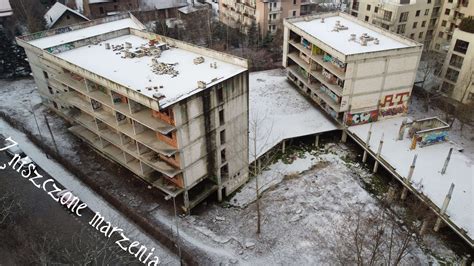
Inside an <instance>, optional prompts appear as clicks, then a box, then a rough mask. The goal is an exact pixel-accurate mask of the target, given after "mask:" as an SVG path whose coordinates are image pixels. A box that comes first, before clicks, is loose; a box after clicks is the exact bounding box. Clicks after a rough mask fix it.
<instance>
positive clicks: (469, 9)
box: [431, 0, 474, 54]
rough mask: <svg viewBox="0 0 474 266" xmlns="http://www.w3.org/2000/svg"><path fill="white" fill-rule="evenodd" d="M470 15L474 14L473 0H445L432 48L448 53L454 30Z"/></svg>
mask: <svg viewBox="0 0 474 266" xmlns="http://www.w3.org/2000/svg"><path fill="white" fill-rule="evenodd" d="M470 16H474V2H473V1H468V0H443V1H442V2H441V8H440V10H439V19H438V22H437V25H436V30H435V32H434V35H433V42H432V43H431V49H433V50H435V51H437V52H440V53H443V54H446V53H447V52H448V49H449V48H450V45H451V41H452V39H453V34H454V30H455V29H456V28H457V27H459V23H461V20H462V19H463V18H468V17H470Z"/></svg>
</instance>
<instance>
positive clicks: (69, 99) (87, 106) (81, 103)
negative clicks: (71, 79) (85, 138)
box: [58, 91, 94, 115]
mask: <svg viewBox="0 0 474 266" xmlns="http://www.w3.org/2000/svg"><path fill="white" fill-rule="evenodd" d="M58 99H60V100H61V101H63V102H66V103H68V104H70V105H73V106H75V107H77V108H79V109H81V110H82V111H84V112H87V113H89V114H92V115H94V110H93V109H92V105H91V103H90V102H88V101H86V100H85V99H83V98H82V97H81V96H79V94H78V93H77V92H73V91H70V92H65V93H61V94H60V95H59V96H58Z"/></svg>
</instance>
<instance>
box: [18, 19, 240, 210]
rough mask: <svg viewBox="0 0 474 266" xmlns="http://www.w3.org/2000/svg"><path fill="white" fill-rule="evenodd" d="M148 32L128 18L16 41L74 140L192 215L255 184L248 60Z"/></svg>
mask: <svg viewBox="0 0 474 266" xmlns="http://www.w3.org/2000/svg"><path fill="white" fill-rule="evenodd" d="M143 29H144V26H143V25H142V24H141V23H140V22H139V21H138V20H136V19H135V18H134V17H133V16H132V15H129V14H127V15H121V16H116V17H107V18H103V19H99V20H95V21H90V22H85V23H81V24H77V25H73V26H69V27H67V28H59V29H55V30H50V31H46V32H41V33H36V34H32V35H28V36H23V37H19V38H17V42H18V44H19V45H21V46H22V47H24V48H25V51H26V54H27V56H28V60H29V62H30V65H31V69H32V73H33V76H34V79H35V82H36V84H37V86H38V90H39V92H40V94H41V96H42V98H43V100H44V103H45V104H47V105H48V106H50V107H51V108H52V109H53V110H55V111H56V112H58V113H59V114H60V115H62V116H63V117H65V118H66V119H68V120H70V121H71V122H72V123H73V126H72V127H71V128H70V131H71V132H73V133H74V134H76V135H77V136H78V137H80V138H81V139H83V140H84V141H85V142H87V143H89V144H90V145H91V146H92V147H94V148H95V149H96V150H97V151H98V152H99V153H100V154H102V155H104V156H106V157H108V158H109V159H111V160H113V161H115V162H117V163H119V164H121V165H122V166H124V167H126V168H128V169H129V170H130V171H131V172H132V173H134V174H135V175H136V176H138V177H140V178H141V179H142V180H144V181H146V183H148V184H149V186H152V187H154V188H157V189H159V190H161V191H163V192H164V193H165V194H167V195H170V196H172V197H176V196H177V195H183V197H184V200H183V208H184V210H185V211H189V210H190V209H191V208H192V207H194V206H195V205H196V204H198V203H199V202H200V201H202V200H203V199H204V198H206V197H207V196H208V195H211V194H214V193H215V192H216V191H217V196H218V198H219V199H221V198H222V194H225V195H228V194H230V193H232V192H233V191H234V190H235V189H237V188H238V187H239V186H240V185H241V184H243V183H244V182H245V181H247V178H248V167H247V166H248V137H247V132H248V71H247V61H246V60H244V59H241V58H238V57H234V56H231V55H227V54H224V53H220V52H216V51H213V50H209V49H206V48H201V47H198V46H194V45H191V44H188V43H184V42H181V41H177V40H174V39H170V38H167V37H164V36H160V35H157V34H153V33H149V32H145V31H143ZM144 187H146V186H144Z"/></svg>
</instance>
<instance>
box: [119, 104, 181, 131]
mask: <svg viewBox="0 0 474 266" xmlns="http://www.w3.org/2000/svg"><path fill="white" fill-rule="evenodd" d="M125 115H127V114H125ZM128 116H130V117H131V118H133V119H135V120H137V121H138V122H140V123H141V124H143V125H145V126H146V127H148V128H150V129H152V130H154V131H158V132H160V133H162V134H168V133H170V132H171V131H173V130H174V128H175V127H174V126H171V125H169V124H167V123H165V122H164V121H161V120H159V119H158V118H155V117H153V116H152V111H151V109H144V110H141V111H138V112H136V113H131V114H130V113H129V114H128Z"/></svg>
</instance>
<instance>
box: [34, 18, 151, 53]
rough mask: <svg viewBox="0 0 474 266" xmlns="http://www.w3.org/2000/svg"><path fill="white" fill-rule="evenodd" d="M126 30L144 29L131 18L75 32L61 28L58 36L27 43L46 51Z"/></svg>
mask: <svg viewBox="0 0 474 266" xmlns="http://www.w3.org/2000/svg"><path fill="white" fill-rule="evenodd" d="M126 28H133V29H137V30H143V29H144V27H143V25H141V24H140V23H137V22H136V21H134V20H133V19H131V18H125V19H120V20H116V21H111V22H107V23H102V24H97V25H93V26H90V27H86V28H82V29H77V30H71V31H66V30H63V31H61V28H60V29H57V30H58V34H55V35H51V36H45V37H40V38H38V39H35V40H32V41H29V42H28V43H29V44H31V45H33V46H36V47H38V48H40V49H46V48H49V47H53V46H57V45H61V44H65V43H69V42H74V41H78V40H82V39H86V38H90V37H92V36H97V35H101V34H104V33H107V32H111V31H116V30H120V29H126ZM66 29H67V27H66ZM61 32H62V33H61ZM36 34H38V35H39V36H41V34H42V33H41V32H39V33H36Z"/></svg>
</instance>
